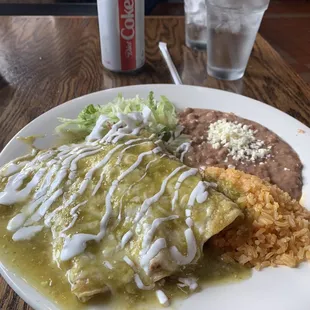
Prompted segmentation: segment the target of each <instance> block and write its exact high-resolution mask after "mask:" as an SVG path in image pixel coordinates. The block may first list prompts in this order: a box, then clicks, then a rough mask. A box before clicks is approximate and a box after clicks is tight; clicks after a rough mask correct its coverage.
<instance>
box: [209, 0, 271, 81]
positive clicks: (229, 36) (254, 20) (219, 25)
mask: <svg viewBox="0 0 310 310" xmlns="http://www.w3.org/2000/svg"><path fill="white" fill-rule="evenodd" d="M252 1H253V0H252ZM252 1H251V0H234V1H232V0H230V1H229V0H217V1H216V4H214V3H215V0H206V3H207V9H208V17H207V20H208V24H207V29H208V33H207V44H208V64H207V69H208V74H209V75H211V76H213V77H215V78H218V79H224V80H236V79H239V78H241V77H242V76H243V75H244V71H245V69H246V66H247V63H248V60H249V57H250V54H251V51H252V47H253V44H254V41H255V38H256V34H257V31H258V28H259V26H260V23H261V20H262V17H263V14H264V11H265V9H266V8H267V6H268V2H269V0H256V3H254V2H253V3H252ZM259 2H261V4H262V5H261V6H259V5H258V4H259ZM266 2H267V4H266ZM263 4H264V5H263Z"/></svg>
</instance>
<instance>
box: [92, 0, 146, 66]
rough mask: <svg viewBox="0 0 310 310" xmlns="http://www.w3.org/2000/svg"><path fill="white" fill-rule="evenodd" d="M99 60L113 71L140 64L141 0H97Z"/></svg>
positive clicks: (141, 49)
mask: <svg viewBox="0 0 310 310" xmlns="http://www.w3.org/2000/svg"><path fill="white" fill-rule="evenodd" d="M97 6H98V19H99V33H100V46H101V58H102V64H103V65H104V67H105V68H107V69H108V70H111V71H116V72H130V71H135V70H138V69H139V68H141V67H142V66H143V65H144V62H145V53H144V46H145V44H144V0H98V1H97Z"/></svg>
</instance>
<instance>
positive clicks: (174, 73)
mask: <svg viewBox="0 0 310 310" xmlns="http://www.w3.org/2000/svg"><path fill="white" fill-rule="evenodd" d="M159 49H160V51H161V53H162V55H163V57H164V59H165V61H166V64H167V66H168V68H169V71H170V74H171V76H172V79H173V82H174V84H176V85H181V84H183V83H182V80H181V78H180V76H179V73H178V71H177V69H176V67H175V65H174V63H173V61H172V59H171V56H170V54H169V52H168V48H167V43H165V42H159Z"/></svg>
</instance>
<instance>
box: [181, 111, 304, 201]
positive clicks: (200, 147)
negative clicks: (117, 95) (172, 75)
mask: <svg viewBox="0 0 310 310" xmlns="http://www.w3.org/2000/svg"><path fill="white" fill-rule="evenodd" d="M221 119H226V120H227V121H229V122H238V123H241V124H243V125H248V126H250V129H252V130H254V131H255V138H256V139H258V140H262V141H263V142H264V143H265V145H266V146H271V149H270V155H269V156H267V157H266V158H263V159H258V160H256V161H254V162H253V161H248V160H244V161H242V160H234V159H232V157H231V156H227V155H228V152H229V150H228V148H227V147H224V146H221V147H219V148H218V149H214V148H213V146H212V145H211V144H210V143H208V141H207V138H208V128H209V126H210V124H212V123H214V122H216V121H218V120H221ZM179 121H180V124H181V125H182V126H184V133H185V134H188V135H190V136H191V140H192V143H191V147H190V148H189V150H188V152H187V153H186V154H185V156H184V163H185V164H187V165H189V166H192V167H197V168H200V169H203V168H205V167H208V166H216V167H222V168H227V167H235V168H236V169H238V170H242V171H244V172H246V173H249V174H253V175H256V176H258V177H259V178H261V179H264V180H266V181H268V182H270V183H272V184H276V185H278V186H279V187H280V188H281V189H282V190H284V191H285V192H287V193H289V194H290V196H291V197H292V198H295V199H297V200H299V199H300V197H301V194H302V163H301V161H300V159H299V157H298V155H297V154H296V152H295V151H294V150H293V149H292V148H291V147H290V146H289V145H288V144H287V143H286V142H284V141H283V140H282V139H281V138H280V137H278V136H277V135H276V134H275V133H273V132H272V131H270V130H269V129H267V128H266V127H264V126H262V125H260V124H258V123H255V122H253V121H250V120H246V119H243V118H241V117H238V116H236V115H235V114H232V113H224V112H220V111H213V110H207V109H192V108H187V109H185V110H184V111H183V112H181V113H180V114H179Z"/></svg>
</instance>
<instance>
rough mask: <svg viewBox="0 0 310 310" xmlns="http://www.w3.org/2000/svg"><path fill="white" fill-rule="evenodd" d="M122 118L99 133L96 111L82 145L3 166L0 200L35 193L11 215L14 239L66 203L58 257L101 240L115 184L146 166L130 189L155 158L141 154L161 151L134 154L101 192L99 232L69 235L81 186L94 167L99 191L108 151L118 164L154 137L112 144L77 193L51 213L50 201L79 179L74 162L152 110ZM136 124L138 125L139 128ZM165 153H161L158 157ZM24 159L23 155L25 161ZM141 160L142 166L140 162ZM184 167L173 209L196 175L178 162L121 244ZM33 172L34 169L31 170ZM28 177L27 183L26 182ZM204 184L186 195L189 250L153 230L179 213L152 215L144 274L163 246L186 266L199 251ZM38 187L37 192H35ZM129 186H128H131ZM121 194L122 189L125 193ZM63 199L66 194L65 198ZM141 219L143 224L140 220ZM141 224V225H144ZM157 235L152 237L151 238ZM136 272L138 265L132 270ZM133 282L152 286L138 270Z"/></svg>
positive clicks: (28, 234) (131, 129)
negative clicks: (196, 213) (196, 210)
mask: <svg viewBox="0 0 310 310" xmlns="http://www.w3.org/2000/svg"><path fill="white" fill-rule="evenodd" d="M118 117H119V119H120V121H119V122H117V123H116V124H113V125H112V128H111V129H110V130H109V131H108V133H107V134H106V135H105V136H104V137H102V134H103V132H104V130H105V128H104V125H105V124H106V122H107V121H108V118H106V117H104V116H100V117H99V119H98V121H97V123H96V126H95V127H94V129H93V131H92V132H91V133H90V134H89V136H88V137H87V138H86V143H82V144H72V145H64V146H61V147H59V148H56V149H52V150H47V151H45V152H42V153H41V154H40V155H39V156H37V157H36V158H34V159H32V160H31V159H30V158H29V157H30V156H25V157H24V158H20V159H19V162H18V164H17V163H16V162H17V161H13V162H12V163H11V164H10V165H8V166H7V167H6V170H5V172H4V173H2V176H3V177H7V178H8V179H7V184H6V187H5V189H4V191H3V192H0V204H3V205H12V204H14V203H17V202H23V201H25V200H26V199H27V198H28V197H29V196H30V195H31V193H33V196H32V197H33V198H32V199H31V201H30V202H29V203H28V204H27V205H26V206H25V207H24V208H23V209H22V210H21V212H20V213H18V214H17V215H16V216H15V217H13V218H12V219H11V220H10V221H9V223H8V226H7V229H8V230H10V231H13V232H15V233H14V235H13V240H14V241H19V240H25V239H31V238H32V237H33V236H34V235H35V234H37V233H38V232H40V231H41V230H42V229H43V228H44V226H47V227H50V226H51V222H52V221H53V219H54V218H55V216H56V215H57V214H58V213H59V212H61V211H62V210H64V209H66V208H69V207H70V208H71V210H70V216H71V219H70V221H69V222H68V223H66V226H65V227H64V228H63V229H62V230H61V231H60V232H59V233H57V232H54V231H53V237H54V238H55V237H60V238H63V247H62V249H61V252H60V259H61V260H62V261H67V260H69V259H71V258H73V257H75V256H76V255H79V254H81V253H83V252H84V251H85V249H86V246H87V242H89V241H91V240H93V241H96V242H99V241H100V240H102V238H103V237H105V235H106V232H107V227H108V223H109V221H110V219H111V217H112V212H113V204H112V202H113V199H112V198H113V196H114V194H115V192H116V190H117V189H118V186H119V184H120V183H121V182H122V181H123V180H124V179H125V178H126V177H127V176H128V175H129V174H131V173H132V172H133V171H135V169H137V168H138V167H139V166H142V167H141V169H144V174H143V175H142V177H141V178H140V179H139V180H138V181H137V182H135V183H134V184H131V186H130V187H129V189H131V188H132V187H133V186H134V185H135V184H137V183H139V182H140V181H142V180H143V179H144V178H145V177H146V175H147V173H148V170H149V168H150V167H151V165H152V164H153V163H154V162H156V161H157V160H158V159H159V158H158V157H156V158H154V159H152V160H150V161H147V162H145V161H144V158H146V157H148V156H152V155H155V154H158V153H160V152H161V151H162V149H161V147H160V146H157V147H155V148H153V149H152V150H150V151H146V152H142V153H140V154H139V155H138V157H137V160H136V161H135V162H134V163H133V164H132V165H131V166H130V167H129V168H127V169H126V170H124V171H122V172H121V173H120V175H119V176H118V177H117V178H116V179H115V180H113V181H112V182H111V185H110V187H109V188H108V190H107V194H106V195H105V213H104V215H103V216H102V218H101V220H100V225H99V227H100V229H99V232H98V233H97V234H88V233H77V234H71V235H68V234H67V232H68V230H70V229H71V228H72V227H74V225H75V224H76V221H77V219H78V209H79V208H80V207H82V206H83V205H86V204H87V202H88V201H87V200H84V201H83V202H81V203H77V201H76V200H77V199H78V198H81V197H82V196H83V194H84V193H85V191H86V190H87V189H88V188H89V187H90V185H92V184H93V183H92V180H93V178H94V175H95V173H96V172H97V171H98V170H102V171H101V173H100V177H99V180H98V182H97V183H96V184H95V185H93V186H92V187H91V188H90V190H91V195H92V196H95V195H96V193H97V192H98V190H99V189H100V188H101V187H102V184H103V182H104V178H105V173H106V171H105V166H106V165H107V163H108V162H109V161H110V159H111V158H112V156H113V155H114V154H115V153H116V152H119V154H118V159H117V161H116V164H117V165H119V164H121V162H122V160H123V157H124V156H125V154H126V152H127V151H129V150H130V149H132V148H134V147H140V146H143V145H146V144H148V143H151V144H152V143H153V142H151V139H152V136H151V137H149V138H137V139H131V140H128V141H126V142H124V143H119V144H117V145H116V146H113V147H112V148H111V149H110V150H109V151H108V152H107V153H106V154H105V156H104V157H103V158H102V159H101V160H100V161H99V162H97V163H96V164H95V165H94V166H93V167H92V168H91V169H90V170H89V171H87V172H86V174H85V176H84V178H83V180H82V182H81V183H80V185H79V187H78V189H77V190H76V192H74V193H73V194H71V195H70V196H69V197H68V198H66V200H65V201H62V203H59V206H58V207H57V208H55V209H54V210H53V211H52V212H49V210H50V209H51V207H52V205H53V204H54V203H55V202H56V200H58V199H63V197H64V193H65V192H66V189H65V185H67V186H68V185H71V184H73V182H74V181H75V179H76V178H77V176H78V175H77V173H78V164H79V161H80V160H82V159H84V158H87V157H89V156H93V155H96V154H98V153H99V152H101V151H102V149H103V145H105V144H107V143H112V144H114V143H116V142H119V141H120V140H121V139H122V138H124V137H125V136H131V135H137V134H138V133H139V132H140V130H141V129H143V128H144V126H145V125H146V124H147V122H148V119H149V117H150V111H148V109H145V110H143V112H134V113H129V114H128V115H118ZM137 124H139V125H138V127H137ZM189 146H190V144H186V143H185V144H182V145H181V147H180V148H179V150H178V151H180V150H181V151H182V154H181V161H183V158H184V154H185V153H186V152H187V150H188V148H189ZM35 155H36V152H33V154H32V156H35ZM164 156H167V155H166V154H162V155H161V156H160V158H162V157H164ZM23 159H24V160H23ZM143 163H145V166H144V164H143ZM182 170H186V171H184V172H182V173H181V174H180V176H179V177H178V179H177V182H176V183H175V186H174V196H173V199H172V201H171V206H172V210H174V208H175V205H176V202H177V200H178V195H179V189H180V187H181V185H182V183H183V182H184V181H185V180H186V179H187V178H189V177H190V176H194V175H196V174H197V169H189V168H187V167H186V166H184V165H183V166H180V167H177V168H175V169H174V170H173V171H172V172H170V174H169V175H168V176H167V177H166V178H165V179H164V180H163V181H162V184H161V186H160V189H159V191H158V192H157V193H156V194H155V195H153V196H151V197H148V198H146V199H145V200H144V201H143V202H142V204H141V206H140V208H139V211H138V212H137V214H136V216H135V217H134V220H133V227H132V229H130V230H129V231H127V232H126V233H125V234H124V235H123V237H122V238H121V242H120V247H121V248H125V246H126V245H127V243H128V242H130V240H131V239H132V238H134V237H135V234H136V233H137V232H136V231H135V229H134V228H135V226H137V225H138V224H139V225H140V224H141V223H142V222H143V221H142V219H145V218H146V217H147V215H148V214H149V213H148V211H149V210H150V207H151V206H152V205H153V204H155V203H157V202H158V201H159V200H160V198H161V197H162V196H163V195H164V193H165V191H166V190H167V185H168V182H169V181H170V180H171V179H172V178H174V177H175V176H177V175H178V174H179V173H180V172H181V171H182ZM33 171H36V172H35V173H33ZM28 179H30V181H29V182H27V184H26V185H24V183H25V181H26V180H27V181H28ZM207 187H208V183H206V182H202V181H199V182H198V184H197V186H196V187H195V188H194V190H193V191H192V193H191V194H190V197H189V200H188V204H187V209H186V210H185V214H186V216H187V218H186V221H185V223H186V225H187V227H188V228H187V229H186V230H185V231H184V235H185V239H186V243H187V255H186V256H183V255H182V254H181V253H180V251H179V250H178V249H177V247H176V246H171V247H169V246H168V244H167V240H166V239H165V238H157V239H156V231H157V229H158V228H159V226H160V225H161V224H162V223H163V222H166V221H172V220H176V219H178V218H179V216H178V215H171V216H168V217H163V218H156V219H155V220H154V221H153V222H152V224H151V225H149V224H148V225H149V229H148V230H147V232H146V233H145V235H144V237H143V240H142V248H141V251H140V253H139V259H140V264H141V266H142V268H143V269H144V271H145V273H146V274H149V273H150V268H149V267H150V264H151V261H152V259H153V258H155V257H156V256H157V255H158V254H159V253H160V252H161V251H163V250H165V249H166V251H167V252H168V253H170V255H171V257H172V259H173V260H174V261H175V262H176V263H177V264H179V265H186V264H189V263H191V262H192V261H193V260H194V259H195V256H196V253H197V245H196V239H195V236H194V233H193V230H192V229H193V225H194V222H193V220H192V218H191V208H192V207H193V206H194V204H195V203H196V202H197V203H203V202H204V201H205V200H206V199H207V197H208V192H207ZM35 189H36V191H35ZM129 189H127V191H128V190H129ZM124 195H125V194H124ZM124 195H123V196H122V198H121V201H122V199H123V197H124ZM63 200H64V199H63ZM121 205H122V203H121V204H120V207H119V210H118V211H119V215H118V221H119V222H120V220H121V212H122V210H121V209H122V208H121ZM42 219H44V225H41V224H40V223H41V222H42ZM142 224H143V223H142ZM143 225H144V224H143ZM154 239H155V240H154ZM123 259H124V261H125V262H126V263H127V264H128V265H129V266H131V268H133V269H134V270H135V264H134V263H133V261H132V260H131V259H129V257H128V256H124V258H123ZM103 264H104V265H105V266H106V267H107V268H109V269H111V268H112V265H111V264H110V263H109V262H107V261H105V262H103ZM135 271H136V270H135ZM134 281H135V283H136V285H137V287H138V288H140V289H143V290H150V289H153V288H154V285H150V286H147V285H144V283H143V282H142V280H141V278H140V276H139V274H138V273H137V272H136V273H135V275H134ZM157 295H158V296H159V297H160V298H162V297H163V295H162V294H161V292H159V291H158V294H157Z"/></svg>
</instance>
